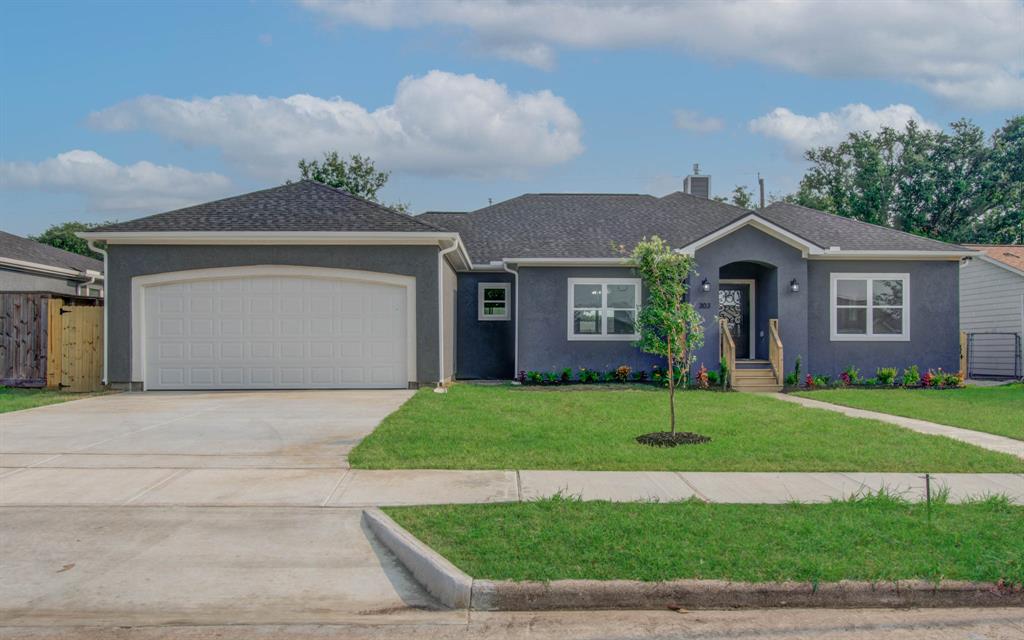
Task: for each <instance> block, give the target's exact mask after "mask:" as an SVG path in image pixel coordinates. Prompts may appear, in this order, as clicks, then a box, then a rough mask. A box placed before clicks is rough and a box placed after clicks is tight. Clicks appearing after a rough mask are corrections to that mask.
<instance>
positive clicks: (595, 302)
mask: <svg viewBox="0 0 1024 640" xmlns="http://www.w3.org/2000/svg"><path fill="white" fill-rule="evenodd" d="M639 306H640V280H638V279H635V278H569V339H570V340H636V339H638V338H639V337H640V336H639V335H638V334H637V332H636V312H637V309H638V308H639Z"/></svg>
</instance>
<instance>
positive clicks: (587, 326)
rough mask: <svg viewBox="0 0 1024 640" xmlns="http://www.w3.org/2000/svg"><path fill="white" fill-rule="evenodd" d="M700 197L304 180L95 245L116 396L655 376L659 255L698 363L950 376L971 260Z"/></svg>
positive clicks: (140, 225)
mask: <svg viewBox="0 0 1024 640" xmlns="http://www.w3.org/2000/svg"><path fill="white" fill-rule="evenodd" d="M700 178H706V176H699V177H695V178H694V179H691V180H689V181H688V182H687V185H689V190H690V191H691V193H682V192H677V193H673V194H670V195H668V196H665V197H662V198H657V197H654V196H649V195H637V194H526V195H523V196H519V197H517V198H512V199H511V200H507V201H504V202H499V203H497V204H494V205H492V206H488V207H485V208H483V209H479V210H477V211H472V212H468V213H453V212H445V213H442V212H436V213H426V214H421V215H419V216H407V215H403V214H400V213H397V212H394V211H392V210H389V209H387V208H385V207H382V206H380V205H377V204H374V203H371V202H367V201H365V200H362V199H360V198H356V197H354V196H351V195H349V194H347V193H344V192H342V191H340V190H337V189H332V188H330V187H327V186H324V185H321V184H317V183H313V182H308V181H302V182H297V183H291V184H286V185H283V186H280V187H276V188H273V189H267V190H265V191H258V192H255V193H250V194H246V195H242V196H237V197H234V198H227V199H225V200H219V201H216V202H211V203H207V204H201V205H197V206H194V207H188V208H185V209H180V210H177V211H171V212H168V213H162V214H158V215H155V216H150V217H147V218H141V219H138V220H134V221H129V222H124V223H120V224H114V225H109V226H106V227H103V228H100V229H97V230H95V231H93V232H90V233H84V234H82V237H84V238H87V239H89V240H90V241H95V240H105V241H106V242H107V262H108V266H109V269H110V271H109V273H110V277H109V284H108V293H107V298H108V306H107V311H108V314H109V323H108V332H109V340H108V342H107V344H108V358H107V363H108V371H107V374H106V375H107V377H108V379H109V381H110V382H111V383H112V384H114V385H116V386H121V387H130V388H146V389H217V388H228V389H231V388H300V387H335V388H337V387H406V386H410V385H411V386H417V385H432V384H437V383H438V382H439V381H447V380H449V379H451V378H453V377H460V378H505V379H508V378H512V377H513V376H514V375H516V373H517V372H518V371H520V370H538V371H551V370H561V369H562V368H564V367H571V368H572V369H574V370H575V369H578V368H580V367H587V368H593V369H601V370H607V369H609V368H614V367H617V366H619V365H623V364H625V365H628V366H630V367H632V368H634V369H638V368H650V367H651V366H653V365H654V364H661V363H660V361H659V358H656V357H654V356H651V355H648V354H644V353H642V352H640V351H639V350H638V349H637V348H636V347H634V346H633V344H632V341H633V340H634V339H635V338H636V336H635V335H634V328H633V320H634V318H635V314H636V308H637V306H638V305H639V304H640V303H641V300H642V297H643V295H644V292H643V287H642V285H641V283H640V281H639V280H638V279H637V278H636V274H635V273H634V272H633V271H632V270H631V269H630V268H629V267H628V265H626V264H625V263H624V253H623V252H624V251H625V252H628V250H629V249H630V247H631V246H632V245H633V244H634V243H636V242H637V241H639V240H640V239H642V238H644V237H649V236H652V235H659V236H661V237H663V238H664V239H665V240H666V241H668V242H669V243H670V244H671V246H673V247H674V248H676V249H677V250H680V251H685V252H688V253H692V254H693V255H694V256H695V257H696V262H697V264H698V269H699V274H698V275H696V276H694V277H693V278H692V281H691V283H690V284H691V289H690V291H691V294H690V295H691V299H692V302H693V303H694V305H695V307H697V309H698V310H699V311H700V313H701V314H702V316H703V318H704V321H705V330H706V338H705V341H704V346H703V347H702V348H701V349H700V350H699V351H698V352H697V354H696V357H697V362H698V363H704V364H705V365H708V366H711V367H714V366H717V363H718V362H719V359H720V357H721V355H722V353H721V350H723V349H731V350H732V352H734V357H735V360H736V362H737V366H738V367H739V368H740V369H747V368H749V369H751V370H752V371H753V372H754V373H752V374H751V375H755V376H761V375H768V376H770V378H771V380H770V383H771V385H777V383H778V382H779V380H780V378H781V375H782V373H783V372H788V371H791V370H792V369H793V367H794V363H795V361H796V358H797V357H800V358H801V360H802V363H803V370H804V371H812V372H816V373H824V374H830V375H834V374H835V373H836V372H838V371H839V370H840V369H841V368H842V367H844V366H846V365H850V364H852V365H855V366H857V367H860V368H861V369H864V370H866V371H874V369H875V368H876V367H879V366H895V367H905V366H908V365H911V364H917V365H919V366H921V367H924V368H928V367H935V368H937V367H943V368H945V369H947V370H956V369H957V367H958V362H959V317H958V315H959V314H958V301H957V295H958V291H959V290H958V279H959V270H960V263H961V260H962V259H964V258H965V257H968V256H970V255H973V254H974V253H975V252H974V251H972V250H970V249H966V248H964V247H959V246H955V245H949V244H944V243H941V242H936V241H934V240H929V239H925V238H920V237H917V236H912V235H908V234H905V233H901V232H897V231H892V230H890V229H885V228H882V227H877V226H873V225H870V224H865V223H862V222H858V221H854V220H850V219H846V218H841V217H837V216H833V215H829V214H826V213H822V212H820V211H814V210H811V209H805V208H803V207H798V206H795V205H790V204H782V203H779V204H774V205H772V206H770V207H767V208H765V209H761V210H758V211H750V210H746V209H742V208H739V207H734V206H731V205H727V204H723V203H719V202H715V201H713V200H710V199H708V198H707V197H706V196H702V195H699V193H700V192H703V193H705V194H706V192H707V189H706V188H703V189H702V188H700ZM705 187H706V185H705ZM719 319H721V320H722V321H724V322H723V323H722V324H720V322H719ZM720 326H724V327H725V334H724V335H723V334H722V333H721V332H720ZM780 354H781V356H782V358H781V359H780V358H779V356H780ZM769 366H770V367H771V371H770V372H769V373H767V374H766V373H765V372H764V371H763V369H765V368H768V367H769Z"/></svg>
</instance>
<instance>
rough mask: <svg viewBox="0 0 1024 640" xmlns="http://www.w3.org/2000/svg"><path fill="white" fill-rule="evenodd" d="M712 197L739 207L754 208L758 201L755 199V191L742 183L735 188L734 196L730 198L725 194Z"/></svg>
mask: <svg viewBox="0 0 1024 640" xmlns="http://www.w3.org/2000/svg"><path fill="white" fill-rule="evenodd" d="M711 199H712V200H716V201H718V202H729V203H731V204H733V205H735V206H737V207H743V208H744V209H754V208H756V207H757V203H756V202H755V201H754V192H753V191H751V190H750V189H748V188H746V187H745V186H743V185H742V184H738V185H736V186H735V187H734V188H733V190H732V196H731V197H730V198H727V197H725V196H714V197H713V198H711Z"/></svg>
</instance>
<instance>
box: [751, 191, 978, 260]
mask: <svg viewBox="0 0 1024 640" xmlns="http://www.w3.org/2000/svg"><path fill="white" fill-rule="evenodd" d="M780 204H784V205H787V206H790V207H799V208H800V209H806V210H807V211H811V212H814V213H818V214H821V215H823V216H834V217H836V218H841V219H843V220H849V221H850V222H856V223H857V224H859V225H861V226H868V227H873V228H877V229H884V230H886V231H892V232H893V233H900V234H903V235H905V236H910V237H911V238H916V239H917V240H929V241H931V242H938V243H939V244H948V245H949V246H951V247H960V248H961V249H963V248H965V247H964V246H963V245H962V244H957V243H955V242H946V241H945V240H938V239H936V238H931V237H928V236H921V235H918V234H916V233H910V232H909V231H903V230H902V229H894V228H892V227H887V226H885V225H881V224H875V223H873V222H865V221H863V220H858V219H856V218H850V217H848V216H841V215H839V214H838V213H830V212H828V211H822V210H821V209H815V208H813V207H805V206H804V205H802V204H797V203H795V202H783V201H780V202H773V203H771V204H770V205H768V206H767V207H765V209H767V208H768V207H774V206H775V205H780Z"/></svg>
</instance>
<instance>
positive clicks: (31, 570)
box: [0, 391, 464, 636]
mask: <svg viewBox="0 0 1024 640" xmlns="http://www.w3.org/2000/svg"><path fill="white" fill-rule="evenodd" d="M410 396H411V392H407V391H298V392H290V391H283V392H239V393H233V392H220V393H135V394H117V395H108V396H100V397H94V398H89V399H85V400H79V401H74V402H69V403H65V404H59V405H51V406H48V407H42V408H39V409H32V410H28V411H21V412H15V413H9V414H3V415H0V505H2V506H0V576H3V578H2V580H0V626H6V627H11V626H12V625H27V626H36V625H44V626H51V625H52V626H66V625H77V624H101V625H118V624H129V625H137V624H165V623H168V622H179V623H185V624H199V623H204V624H211V623H216V624H239V623H242V624H264V623H265V624H278V623H293V622H297V621H302V622H314V623H315V622H337V621H345V620H350V619H363V618H364V617H365V616H376V617H378V618H379V616H381V615H386V616H387V617H389V618H393V617H396V616H397V617H398V618H399V619H406V618H410V617H411V618H416V617H417V616H422V615H426V614H425V613H424V610H434V609H437V608H438V607H437V605H436V603H435V602H434V601H433V600H432V599H431V598H430V597H429V596H428V595H427V594H426V593H424V592H423V591H422V590H421V589H420V588H419V586H418V585H417V584H416V583H415V582H414V581H413V580H412V579H411V578H410V577H409V576H408V575H407V574H406V573H405V571H404V569H402V568H401V566H400V565H399V564H397V562H396V561H395V559H394V558H393V557H392V556H391V555H390V554H389V553H388V552H387V551H386V550H384V549H383V548H382V547H379V546H378V545H377V543H376V541H375V540H373V538H372V536H371V535H369V533H368V532H367V531H365V530H364V529H363V527H362V523H361V519H360V516H361V511H360V510H359V509H346V508H334V509H323V508H320V507H322V506H323V505H325V504H326V503H327V501H328V500H329V499H330V497H331V495H332V494H333V493H334V491H335V490H337V489H338V487H339V485H341V484H342V480H343V479H344V478H345V476H346V474H347V473H348V464H347V460H346V455H347V453H348V452H349V451H350V450H351V448H352V447H353V446H355V444H356V443H358V441H359V440H360V438H362V437H363V436H365V435H366V434H367V433H369V432H370V431H372V430H373V428H374V427H375V426H376V425H377V424H378V423H379V422H380V420H381V419H383V418H384V416H386V415H387V414H389V413H391V412H392V411H393V410H395V409H397V408H398V407H399V406H401V404H402V403H403V402H405V400H407V399H408V398H409V397H410ZM438 615H440V616H441V617H442V619H443V618H445V617H446V616H448V615H454V616H456V618H458V615H457V614H455V613H454V612H440V613H434V614H432V618H433V617H436V616H438ZM462 615H463V617H464V614H462ZM2 635H3V631H2V629H0V636H2Z"/></svg>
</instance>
